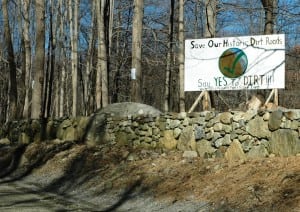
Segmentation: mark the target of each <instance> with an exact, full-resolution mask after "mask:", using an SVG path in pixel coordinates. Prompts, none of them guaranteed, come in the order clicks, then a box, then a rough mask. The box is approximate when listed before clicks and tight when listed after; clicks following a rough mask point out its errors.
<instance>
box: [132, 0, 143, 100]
mask: <svg viewBox="0 0 300 212" xmlns="http://www.w3.org/2000/svg"><path fill="white" fill-rule="evenodd" d="M133 7H134V12H133V23H132V65H131V67H132V70H134V71H135V79H131V101H133V102H142V95H141V92H142V90H141V88H142V85H141V84H142V67H141V66H142V65H141V62H142V32H143V16H144V0H134V2H133Z"/></svg>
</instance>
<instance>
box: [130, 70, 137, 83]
mask: <svg viewBox="0 0 300 212" xmlns="http://www.w3.org/2000/svg"><path fill="white" fill-rule="evenodd" d="M130 77H131V79H132V80H136V69H135V68H132V69H131V71H130Z"/></svg>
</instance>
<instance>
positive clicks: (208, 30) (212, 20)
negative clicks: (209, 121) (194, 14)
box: [202, 0, 217, 110]
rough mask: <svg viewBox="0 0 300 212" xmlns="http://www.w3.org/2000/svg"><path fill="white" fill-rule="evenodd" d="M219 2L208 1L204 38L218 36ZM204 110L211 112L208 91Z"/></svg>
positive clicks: (203, 103)
mask: <svg viewBox="0 0 300 212" xmlns="http://www.w3.org/2000/svg"><path fill="white" fill-rule="evenodd" d="M216 11H217V0H206V2H205V13H206V14H205V15H206V24H205V28H204V37H206V38H213V37H215V36H216V17H217V12H216ZM202 108H203V110H211V99H210V94H209V92H208V91H205V93H204V98H203V101H202Z"/></svg>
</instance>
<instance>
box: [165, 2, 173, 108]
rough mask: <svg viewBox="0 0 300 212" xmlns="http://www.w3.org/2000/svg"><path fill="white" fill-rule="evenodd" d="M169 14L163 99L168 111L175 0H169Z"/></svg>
mask: <svg viewBox="0 0 300 212" xmlns="http://www.w3.org/2000/svg"><path fill="white" fill-rule="evenodd" d="M170 4H171V5H170V6H171V7H170V15H169V32H168V36H169V43H168V54H167V67H166V79H165V101H164V111H165V112H168V111H169V104H170V86H171V85H170V79H171V72H172V67H173V66H172V64H173V60H172V55H173V38H174V10H175V0H171V1H170Z"/></svg>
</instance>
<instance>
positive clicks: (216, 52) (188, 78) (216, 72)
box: [184, 34, 285, 91]
mask: <svg viewBox="0 0 300 212" xmlns="http://www.w3.org/2000/svg"><path fill="white" fill-rule="evenodd" d="M284 86H285V37H284V35H283V34H280V35H260V36H245V37H227V38H210V39H196V40H186V41H185V79H184V89H185V91H201V90H241V89H270V88H284Z"/></svg>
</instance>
